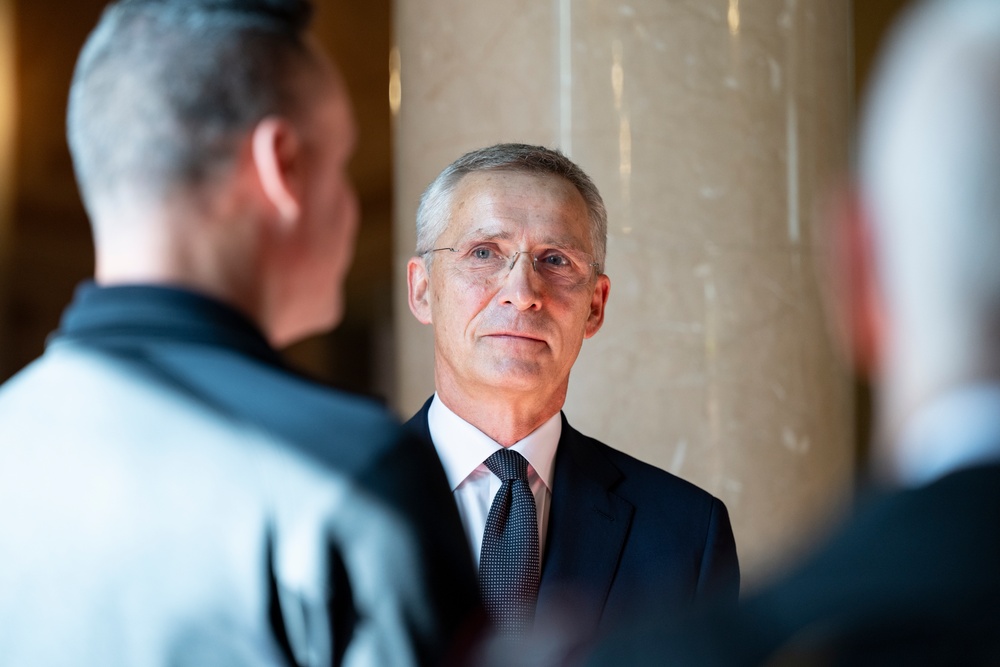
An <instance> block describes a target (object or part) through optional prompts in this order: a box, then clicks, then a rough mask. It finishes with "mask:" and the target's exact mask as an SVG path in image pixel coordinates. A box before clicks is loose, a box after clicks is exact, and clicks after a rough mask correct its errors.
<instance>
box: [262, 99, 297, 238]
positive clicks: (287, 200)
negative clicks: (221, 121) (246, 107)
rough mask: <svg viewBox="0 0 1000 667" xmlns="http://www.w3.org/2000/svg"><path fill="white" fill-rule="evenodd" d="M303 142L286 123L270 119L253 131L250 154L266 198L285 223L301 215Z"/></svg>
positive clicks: (291, 221)
mask: <svg viewBox="0 0 1000 667" xmlns="http://www.w3.org/2000/svg"><path fill="white" fill-rule="evenodd" d="M302 148H303V147H302V141H301V139H300V137H299V133H298V131H297V130H296V129H295V127H294V126H293V125H292V124H291V123H290V122H289V121H287V120H285V119H283V118H277V117H268V118H264V119H263V120H261V121H260V122H259V123H257V125H256V126H255V127H254V129H253V134H252V137H251V151H252V155H253V164H254V169H255V170H256V172H257V177H258V179H259V181H260V185H261V189H262V190H263V192H264V196H265V197H266V198H267V200H268V201H269V202H270V203H271V205H272V206H274V208H275V210H276V211H277V213H278V217H279V218H280V220H281V221H282V222H284V223H294V222H297V221H298V219H299V217H300V216H301V215H302V192H301V190H302V185H301V177H302V175H301V172H302V166H301V162H302Z"/></svg>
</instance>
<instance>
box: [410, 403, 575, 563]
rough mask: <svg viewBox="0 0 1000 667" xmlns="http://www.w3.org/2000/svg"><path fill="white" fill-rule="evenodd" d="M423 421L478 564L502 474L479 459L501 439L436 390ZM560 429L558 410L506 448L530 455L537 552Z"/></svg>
mask: <svg viewBox="0 0 1000 667" xmlns="http://www.w3.org/2000/svg"><path fill="white" fill-rule="evenodd" d="M427 425H428V426H429V427H430V432H431V440H432V441H433V442H434V447H435V449H437V453H438V456H439V457H440V458H441V463H442V464H443V465H444V471H445V474H446V475H447V477H448V483H449V484H450V485H451V490H452V493H453V495H454V497H455V502H456V503H457V504H458V513H459V515H460V516H461V517H462V526H463V527H464V528H465V534H466V537H468V539H469V546H470V547H471V549H472V555H473V558H474V559H475V562H476V567H477V568H478V567H479V552H480V550H481V549H482V546H483V531H484V530H485V529H486V517H487V516H489V513H490V506H491V505H492V504H493V497H494V496H496V494H497V491H499V490H500V484H501V482H500V478H499V477H497V476H496V475H494V474H493V473H492V472H490V470H489V468H487V467H486V465H485V464H484V463H483V462H484V461H485V460H486V459H488V458H489V457H490V455H491V454H493V452H496V451H497V450H500V449H502V445H500V444H499V443H497V442H495V441H493V440H492V439H491V438H490V437H489V436H487V435H486V434H485V433H483V432H482V431H480V430H479V429H477V428H476V427H475V426H473V425H472V424H470V423H469V422H467V421H465V420H464V419H462V418H461V417H459V416H458V415H456V414H455V413H454V412H452V411H451V410H450V409H449V408H448V406H446V405H445V404H444V403H442V402H441V399H440V398H438V396H437V394H434V400H433V401H432V402H431V407H430V409H429V410H428V412H427ZM561 434H562V418H561V416H560V414H559V413H558V412H557V413H556V414H554V415H552V417H551V418H550V419H549V420H548V421H547V422H545V423H544V424H542V425H541V426H539V427H538V428H536V429H535V430H534V431H532V432H531V433H530V434H528V436H527V437H525V438H524V439H523V440H519V441H518V442H516V443H514V444H513V445H511V446H510V449H512V450H514V451H515V452H517V453H518V454H520V455H521V456H523V457H524V458H526V459H527V460H528V485H529V486H530V487H531V493H532V495H534V497H535V512H536V514H537V516H538V548H539V554H544V553H545V529H546V527H547V526H548V523H549V505H550V503H551V501H552V475H553V472H554V468H555V458H556V447H557V446H558V445H559V436H560V435H561Z"/></svg>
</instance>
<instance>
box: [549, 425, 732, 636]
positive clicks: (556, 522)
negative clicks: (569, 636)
mask: <svg viewBox="0 0 1000 667" xmlns="http://www.w3.org/2000/svg"><path fill="white" fill-rule="evenodd" d="M563 419H564V421H563V435H562V438H561V439H560V442H559V449H558V451H557V454H556V470H555V477H554V481H553V490H552V507H551V512H550V517H549V541H548V547H547V549H546V555H545V561H544V564H543V572H542V588H543V590H542V591H541V592H540V596H539V606H540V608H542V607H543V606H544V605H548V604H553V605H556V604H558V598H561V597H565V596H566V595H576V596H581V597H583V598H584V599H586V600H588V604H587V605H584V606H579V607H578V611H576V612H574V615H575V616H577V619H578V622H579V623H582V624H584V625H587V624H590V625H598V626H604V627H607V626H612V625H615V624H620V623H627V622H629V621H630V620H632V619H635V618H639V617H641V616H643V615H647V614H651V613H652V614H658V615H661V616H662V617H663V618H665V619H667V618H674V617H677V616H681V615H685V614H687V613H689V612H691V611H692V610H693V609H694V608H696V607H698V606H700V605H703V604H709V603H712V602H718V601H728V602H735V600H736V597H737V595H738V592H739V564H738V559H737V555H736V546H735V541H734V539H733V533H732V527H731V525H730V522H729V514H728V512H727V510H726V507H725V505H724V504H723V503H722V501H720V500H719V499H717V498H715V497H714V496H712V495H711V494H709V493H708V492H706V491H704V490H702V489H700V488H698V487H697V486H695V485H694V484H691V483H690V482H687V481H685V480H683V479H681V478H679V477H677V476H675V475H672V474H670V473H668V472H666V471H664V470H660V469H659V468H656V467H655V466H652V465H649V464H647V463H644V462H642V461H640V460H638V459H636V458H634V457H632V456H630V455H628V454H625V453H624V452H621V451H618V450H616V449H614V448H612V447H609V446H608V445H606V444H604V443H602V442H600V441H598V440H596V439H594V438H591V437H588V436H585V435H583V434H582V433H580V432H579V431H577V430H576V429H574V428H573V427H571V426H570V425H569V423H568V422H567V421H566V420H565V417H564V418H563ZM566 591H569V593H567V592H566ZM585 608H586V609H587V610H589V611H584V609H585Z"/></svg>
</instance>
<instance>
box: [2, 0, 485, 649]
mask: <svg viewBox="0 0 1000 667" xmlns="http://www.w3.org/2000/svg"><path fill="white" fill-rule="evenodd" d="M310 13H311V7H310V5H309V3H308V2H306V1H305V0H122V1H121V2H118V3H115V4H113V5H111V6H110V7H109V8H108V9H107V10H106V12H105V13H104V15H103V16H102V18H101V21H100V23H99V25H98V26H97V28H96V29H95V30H94V32H93V33H92V34H91V35H90V37H89V39H88V41H87V44H86V46H85V47H84V49H83V52H82V53H81V56H80V59H79V62H78V64H77V68H76V72H75V75H74V79H73V84H72V90H71V93H70V105H69V113H68V132H69V143H70V147H71V150H72V153H73V159H74V165H75V168H76V172H77V176H78V180H79V184H80V190H81V193H82V195H83V197H84V200H85V204H86V206H87V209H88V212H89V214H90V217H91V221H92V224H93V232H94V242H95V248H96V253H97V257H96V277H95V281H94V282H90V283H87V284H84V285H82V286H81V287H80V289H79V291H78V292H77V294H76V298H75V300H74V301H73V303H72V304H71V305H70V306H69V308H68V309H67V310H66V312H65V314H64V317H63V320H62V324H61V327H60V328H59V330H58V331H57V332H56V333H55V334H54V335H53V336H52V338H51V340H50V341H49V344H48V347H47V350H46V352H45V354H44V355H43V356H42V357H41V358H40V359H39V360H37V361H36V362H34V363H33V364H32V365H30V366H29V367H28V368H27V369H25V370H24V371H22V372H21V373H20V374H18V375H17V376H16V377H15V378H13V379H12V380H11V381H10V382H9V383H7V384H6V385H4V387H3V388H2V389H0V591H2V593H0V656H3V657H2V659H0V661H2V662H3V663H4V664H5V665H46V666H48V667H51V666H54V665H79V664H87V665H104V666H108V665H111V666H115V665H122V666H124V665H129V666H135V665H144V666H156V665H199V666H204V665H210V666H211V665H220V666H221V665H279V664H280V665H286V664H297V665H323V664H345V665H417V664H437V663H438V662H439V661H441V660H444V659H445V658H446V656H447V655H448V654H449V651H450V645H451V643H452V641H453V640H455V638H456V636H457V635H458V633H459V631H460V630H461V629H462V628H463V626H464V625H465V624H466V623H467V622H468V621H469V619H470V618H472V617H474V616H475V614H476V611H477V608H478V592H477V590H476V584H475V578H474V570H473V567H472V563H471V559H469V558H468V555H467V553H466V552H465V549H464V546H465V545H464V539H463V536H462V529H461V524H460V522H459V517H458V515H457V513H456V511H455V507H454V503H453V502H452V500H451V498H450V497H449V495H448V489H447V486H446V478H445V476H444V474H443V471H442V469H441V465H440V462H439V461H438V459H437V457H436V455H435V452H434V450H433V448H432V447H431V445H430V444H429V443H426V442H420V441H417V440H415V439H413V438H411V437H410V436H409V435H407V433H406V431H404V430H403V429H402V427H401V426H399V425H397V424H396V423H395V422H394V421H393V420H392V419H391V418H390V417H389V416H388V415H387V414H386V413H385V412H384V411H383V410H382V409H381V408H380V407H378V406H375V405H373V404H369V403H368V402H366V401H363V400H360V399H358V398H355V397H351V396H348V395H345V394H342V393H339V392H336V391H333V390H330V389H328V388H325V387H323V386H321V385H319V384H317V383H315V382H313V381H310V380H308V379H306V378H304V377H301V376H299V375H297V374H296V373H294V372H293V371H291V370H290V369H289V368H288V367H286V366H285V365H284V363H283V362H282V360H281V358H280V357H279V356H278V354H277V353H276V352H275V348H274V346H280V345H284V344H287V343H289V342H291V341H294V340H296V339H298V338H301V337H303V336H305V335H307V334H310V333H314V332H318V331H321V330H323V329H326V328H328V327H330V326H332V325H333V324H335V323H336V322H337V320H338V319H339V317H340V309H341V303H342V297H341V287H342V283H343V279H344V273H345V271H346V268H347V266H348V263H349V259H350V256H351V252H352V243H353V235H354V232H355V228H356V225H357V211H356V200H355V195H354V193H353V191H352V188H351V186H350V184H349V182H348V180H347V176H346V173H345V165H346V163H347V160H348V159H349V156H350V155H351V152H352V147H353V143H354V133H355V130H354V124H353V119H352V115H351V110H350V104H349V101H348V97H347V93H346V91H345V89H344V84H343V82H342V81H341V79H340V77H339V75H338V73H337V71H336V69H335V68H334V66H333V64H332V63H331V62H330V61H329V59H328V58H327V57H326V56H325V55H324V54H323V53H322V52H321V51H320V50H319V49H318V48H317V46H316V45H315V44H314V43H313V42H312V41H311V40H310V39H309V38H307V37H306V36H305V35H304V30H305V28H306V26H307V23H308V20H309V15H310Z"/></svg>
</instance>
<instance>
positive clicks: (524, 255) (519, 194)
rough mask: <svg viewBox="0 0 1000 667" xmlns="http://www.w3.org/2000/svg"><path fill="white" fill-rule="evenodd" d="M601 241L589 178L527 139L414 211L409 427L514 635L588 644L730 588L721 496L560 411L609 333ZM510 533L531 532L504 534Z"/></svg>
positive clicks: (464, 171)
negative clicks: (419, 363)
mask: <svg viewBox="0 0 1000 667" xmlns="http://www.w3.org/2000/svg"><path fill="white" fill-rule="evenodd" d="M606 235H607V214H606V211H605V208H604V204H603V202H602V200H601V197H600V194H599V193H598V191H597V189H596V187H595V186H594V184H593V183H592V182H591V180H590V179H589V178H588V177H587V175H586V174H584V173H583V171H582V170H580V168H579V167H577V166H576V165H575V164H574V163H573V162H571V161H570V160H568V159H567V158H566V157H564V156H563V155H562V154H560V153H559V152H557V151H553V150H549V149H545V148H542V147H537V146H527V145H521V144H501V145H497V146H492V147H489V148H484V149H481V150H477V151H473V152H471V153H468V154H466V155H464V156H462V157H461V158H459V159H458V160H457V161H455V162H454V163H452V164H451V165H450V166H449V167H447V168H446V169H445V170H444V171H443V172H442V173H441V174H440V175H439V176H438V177H437V179H436V180H435V181H434V182H433V183H432V184H431V185H430V186H429V187H428V188H427V190H426V191H425V193H424V195H423V198H422V199H421V202H420V207H419V210H418V212H417V253H416V256H415V257H413V258H412V259H411V260H410V261H409V264H408V283H409V305H410V309H411V311H412V312H413V314H414V315H415V316H416V318H417V319H418V320H419V321H420V322H422V323H424V324H430V325H432V326H433V327H434V341H435V345H434V352H435V384H436V389H437V392H436V394H435V395H434V396H433V397H432V398H431V400H429V401H428V402H427V404H426V405H425V406H424V408H423V409H422V410H421V411H420V412H419V413H417V415H416V416H415V417H414V418H413V419H412V420H411V421H410V424H411V425H412V426H413V427H414V428H416V429H417V430H419V431H421V432H422V433H423V434H424V435H426V436H429V437H430V438H431V439H432V440H433V442H434V445H435V447H436V448H437V450H438V453H439V455H440V456H441V458H442V461H443V463H444V467H445V471H446V473H447V475H448V478H449V481H450V483H451V487H452V490H453V492H454V496H455V500H456V502H457V505H458V508H459V512H460V514H461V516H462V519H463V522H464V525H465V528H466V535H467V537H468V539H469V541H470V544H471V547H472V552H473V555H474V557H476V558H477V559H478V563H479V574H480V583H481V586H482V588H483V591H484V593H485V599H484V602H485V603H486V606H487V611H488V613H489V614H490V616H491V618H492V619H493V620H494V622H496V623H497V625H498V626H499V629H500V634H501V636H504V637H521V636H524V635H525V633H526V632H527V631H528V630H529V629H530V628H531V626H532V617H533V616H534V617H537V619H538V621H539V623H550V622H556V623H571V624H572V625H573V626H574V628H575V629H576V630H578V631H579V632H580V633H581V634H583V635H587V634H589V633H591V632H594V631H598V630H601V631H603V630H606V629H607V628H609V627H612V626H613V625H614V624H616V623H618V622H619V621H621V620H622V619H624V618H628V617H629V616H630V615H631V614H635V613H639V612H649V613H656V614H660V615H663V616H664V617H672V616H676V615H682V614H684V613H686V612H687V611H689V610H690V609H691V608H693V607H694V606H696V605H697V604H698V603H699V602H703V601H705V600H709V599H712V598H717V597H718V598H724V599H728V600H730V601H734V600H735V599H736V596H737V594H738V589H739V570H738V564H737V558H736V549H735V546H734V542H733V535H732V529H731V527H730V523H729V517H728V514H727V512H726V508H725V506H724V505H723V504H722V502H721V501H719V500H718V499H717V498H714V497H713V496H711V495H710V494H708V493H706V492H705V491H703V490H701V489H699V488H697V487H695V486H694V485H692V484H690V483H688V482H685V481H684V480H681V479H679V478H677V477H675V476H673V475H671V474H669V473H667V472H664V471H662V470H659V469H657V468H654V467H653V466H650V465H647V464H645V463H642V462H640V461H638V460H636V459H634V458H632V457H630V456H628V455H626V454H623V453H621V452H619V451H616V450H614V449H612V448H611V447H608V446H607V445H605V444H603V443H601V442H598V441H597V440H594V439H593V438H589V437H587V436H585V435H583V434H581V433H579V432H578V431H576V430H575V429H573V428H572V427H571V426H570V425H569V423H568V422H567V421H566V418H565V416H563V415H562V413H561V408H562V406H563V402H564V401H565V397H566V390H567V386H568V383H569V374H570V369H571V368H572V366H573V363H574V361H575V360H576V357H577V355H578V353H579V351H580V347H581V345H582V343H583V340H584V339H585V338H589V337H590V336H593V335H594V334H595V333H597V331H598V329H600V327H601V325H602V323H603V321H604V307H605V304H606V303H607V299H608V292H609V286H610V283H609V279H608V277H607V276H606V275H605V274H604V272H603V266H604V254H605V245H606ZM501 451H508V452H514V453H516V454H514V455H512V456H511V455H503V456H509V458H510V459H511V460H514V461H517V462H518V463H519V465H521V466H523V468H524V469H523V470H522V472H520V473H518V476H516V478H515V476H514V475H513V473H507V472H497V470H495V469H494V468H495V467H496V466H498V465H499V464H494V463H490V462H489V461H488V459H494V458H495V457H494V456H493V455H494V454H495V453H498V452H501ZM508 482H509V485H508ZM519 489H520V491H519ZM505 496H506V497H507V498H509V500H503V498H504V497H505ZM504 503H507V505H504ZM508 515H509V516H510V517H511V519H510V521H509V522H508V521H506V517H507V516H508ZM511 523H519V525H521V526H522V527H523V528H525V530H524V531H520V530H518V531H513V532H514V533H517V534H516V535H514V534H511V532H512V531H511V530H507V531H506V533H505V530H506V529H507V528H509V524H511ZM529 526H530V528H529ZM497 531H499V533H500V534H493V533H497ZM495 554H501V555H500V556H499V557H495ZM512 590H515V593H511V591H512ZM536 596H537V600H536ZM512 597H513V598H516V599H513V600H512V599H511V598H512ZM536 601H537V607H536Z"/></svg>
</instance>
